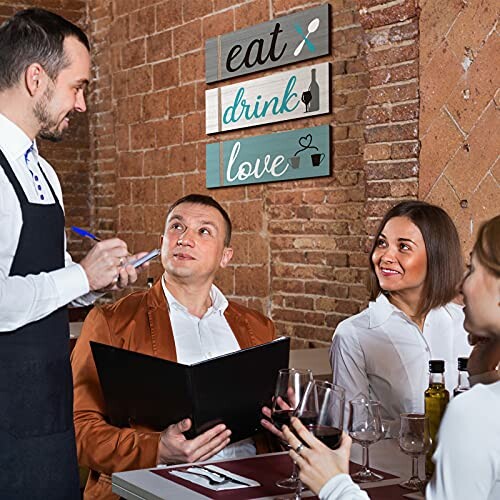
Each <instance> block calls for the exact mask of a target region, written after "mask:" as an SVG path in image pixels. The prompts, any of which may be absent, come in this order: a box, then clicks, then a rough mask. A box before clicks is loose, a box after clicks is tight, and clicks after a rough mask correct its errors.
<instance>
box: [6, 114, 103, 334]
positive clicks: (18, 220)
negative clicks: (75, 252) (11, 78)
mask: <svg viewBox="0 0 500 500" xmlns="http://www.w3.org/2000/svg"><path fill="white" fill-rule="evenodd" d="M31 145H32V143H31V140H30V139H29V137H28V136H27V135H26V134H25V133H24V132H23V131H22V130H21V129H20V128H19V127H18V126H17V125H15V124H14V123H12V122H11V121H10V120H8V119H7V118H6V117H5V116H4V115H2V114H1V113H0V150H1V151H2V152H3V154H4V155H5V157H6V158H7V161H8V162H9V163H10V166H11V168H12V170H13V172H14V174H15V176H16V178H17V179H18V181H19V183H20V185H21V187H22V189H23V190H24V192H25V194H26V197H27V199H28V201H29V202H30V203H36V204H41V205H43V204H51V203H54V199H53V196H52V194H51V191H50V189H49V187H48V185H47V183H46V181H45V178H44V176H43V175H42V173H41V171H40V168H39V167H38V162H39V163H40V165H41V167H42V168H43V171H44V172H45V175H46V176H47V179H48V180H49V182H50V184H51V185H52V189H53V190H54V192H55V193H56V196H57V198H58V200H59V203H60V205H61V207H63V203H62V191H61V186H60V184H59V181H58V179H57V175H56V173H55V172H54V169H53V168H52V167H51V166H50V165H49V164H48V163H47V162H46V161H45V160H44V159H43V158H42V157H40V156H38V150H37V148H36V143H34V150H33V154H34V156H35V160H36V159H38V162H37V161H33V162H31V163H30V167H31V169H32V171H33V175H32V174H31V172H30V170H29V168H28V167H27V165H26V160H25V157H24V154H25V153H26V151H27V150H28V149H29V147H30V146H31ZM34 176H36V177H37V178H38V179H37V181H36V182H34ZM38 185H40V186H41V188H42V192H43V198H44V199H43V200H42V199H41V197H40V194H39V190H38ZM22 223H23V221H22V212H21V205H20V204H19V200H18V199H17V196H16V193H15V191H14V188H13V186H12V184H11V183H10V181H9V180H8V179H7V176H6V175H5V172H4V170H3V168H0V332H9V331H12V330H15V329H17V328H19V327H21V326H24V325H26V324H28V323H31V322H33V321H36V320H38V319H41V318H43V317H45V316H47V315H48V314H50V313H51V312H53V311H55V310H56V309H58V308H60V307H62V306H65V305H66V304H68V303H72V304H73V305H88V304H91V303H92V302H93V301H94V300H95V299H96V298H97V297H99V295H98V294H95V293H88V292H89V283H88V280H87V275H86V274H85V271H84V270H83V268H82V267H81V266H80V265H79V264H76V263H74V262H73V261H72V260H71V256H70V255H69V253H68V252H66V253H65V267H63V268H61V269H57V270H55V271H51V272H49V273H39V274H30V275H28V276H25V277H20V276H9V272H10V268H11V266H12V262H13V260H14V256H15V254H16V249H17V245H18V242H19V236H20V234H21V228H22ZM65 248H66V240H65ZM36 251H37V249H36V248H33V252H36Z"/></svg>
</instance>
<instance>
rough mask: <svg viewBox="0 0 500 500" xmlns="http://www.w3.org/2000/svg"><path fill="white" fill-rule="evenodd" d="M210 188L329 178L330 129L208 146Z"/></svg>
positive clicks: (305, 129) (270, 135)
mask: <svg viewBox="0 0 500 500" xmlns="http://www.w3.org/2000/svg"><path fill="white" fill-rule="evenodd" d="M206 166H207V188H216V187H228V186H241V185H242V184H259V183H264V182H274V181H289V180H293V179H309V178H311V177H325V176H328V175H330V127H329V126H328V125H324V126H321V127H312V128H303V129H298V130H292V131H290V132H280V133H274V134H267V135H260V136H255V137H248V138H241V139H234V140H232V141H224V142H218V143H213V144H207V146H206Z"/></svg>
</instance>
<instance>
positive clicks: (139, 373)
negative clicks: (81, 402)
mask: <svg viewBox="0 0 500 500" xmlns="http://www.w3.org/2000/svg"><path fill="white" fill-rule="evenodd" d="M90 345H91V348H92V354H93V356H94V361H95V365H96V368H97V373H98V375H99V381H100V383H101V388H102V392H103V395H104V399H105V402H106V406H107V418H108V420H109V422H110V423H111V424H113V425H115V426H117V427H129V426H137V425H140V426H145V427H148V428H151V429H154V430H158V431H159V430H163V429H165V428H166V427H168V426H169V425H171V424H173V423H176V422H179V421H181V420H182V419H184V418H186V417H189V418H190V419H191V420H192V424H193V425H192V427H191V429H190V430H189V431H188V432H187V433H186V436H187V437H188V438H189V439H192V438H193V437H195V436H197V435H199V434H201V433H203V432H204V431H206V430H207V429H210V428H211V427H213V426H214V425H217V424H218V423H221V422H222V423H224V424H226V426H227V427H228V428H229V429H231V431H232V434H231V441H232V442H236V441H240V440H241V439H246V438H248V437H250V436H252V435H253V434H255V433H256V432H257V431H258V430H260V429H261V426H260V419H261V418H262V415H261V408H262V406H264V405H269V404H270V402H271V399H272V396H273V393H274V387H275V383H276V378H277V375H278V370H279V369H280V368H287V367H288V360H289V353H290V339H289V338H287V337H280V338H278V339H276V340H273V341H271V342H268V343H265V344H261V345H258V346H255V347H250V348H248V349H242V350H239V351H235V352H233V353H230V354H226V355H223V356H218V357H215V358H212V359H208V360H205V361H201V362H199V363H195V364H192V365H185V364H182V363H175V362H173V361H168V360H165V359H161V358H157V357H154V356H149V355H147V354H142V353H138V352H134V351H128V350H126V349H120V348H118V347H113V346H109V345H106V344H100V343H97V342H90Z"/></svg>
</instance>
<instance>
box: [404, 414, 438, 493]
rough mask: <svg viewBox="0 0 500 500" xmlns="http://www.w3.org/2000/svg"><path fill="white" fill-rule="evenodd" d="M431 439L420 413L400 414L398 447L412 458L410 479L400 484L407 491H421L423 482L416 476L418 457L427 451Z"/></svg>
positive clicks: (425, 419) (423, 486) (425, 420)
mask: <svg viewBox="0 0 500 500" xmlns="http://www.w3.org/2000/svg"><path fill="white" fill-rule="evenodd" d="M430 446H431V438H430V434H429V419H428V417H426V416H425V415H423V414H421V413H402V414H401V429H400V431H399V447H400V448H401V451H402V452H403V453H406V454H407V455H410V456H411V458H412V470H411V477H410V479H408V480H407V481H404V482H402V483H401V484H400V486H402V487H403V488H406V489H408V490H419V491H423V490H424V488H425V482H424V481H422V480H421V479H420V478H419V476H418V457H419V455H424V454H425V453H427V451H429V448H430Z"/></svg>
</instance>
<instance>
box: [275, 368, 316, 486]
mask: <svg viewBox="0 0 500 500" xmlns="http://www.w3.org/2000/svg"><path fill="white" fill-rule="evenodd" d="M312 380H313V376H312V371H311V370H297V369H295V368H283V369H282V370H280V371H279V372H278V379H277V380H276V390H275V391H274V398H273V404H272V408H271V419H272V421H273V424H274V425H275V426H276V427H277V428H278V429H281V427H282V426H283V425H290V419H291V418H292V415H293V414H294V412H295V410H296V409H297V406H298V404H299V402H300V399H301V398H302V396H303V394H304V391H305V389H306V387H307V384H308V383H309V382H311V381H312ZM284 444H285V446H288V444H287V443H284ZM299 484H300V483H299V478H298V475H297V466H296V464H295V462H293V469H292V475H291V476H290V477H288V478H286V479H281V480H280V481H277V482H276V486H280V487H281V488H290V489H296V488H297V486H298V485H299Z"/></svg>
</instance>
